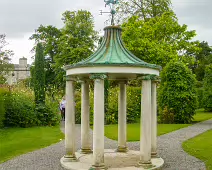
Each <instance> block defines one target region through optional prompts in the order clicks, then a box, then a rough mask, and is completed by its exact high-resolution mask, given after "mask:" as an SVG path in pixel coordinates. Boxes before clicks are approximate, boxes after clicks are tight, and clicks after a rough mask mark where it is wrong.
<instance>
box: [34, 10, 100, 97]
mask: <svg viewBox="0 0 212 170" xmlns="http://www.w3.org/2000/svg"><path fill="white" fill-rule="evenodd" d="M62 15H63V18H62V21H63V23H64V26H63V28H62V29H58V28H56V27H53V26H51V25H49V26H43V25H41V26H39V28H38V29H37V30H36V32H35V33H34V34H33V35H32V36H31V37H30V39H31V40H35V41H36V42H41V43H42V45H43V48H44V55H45V56H46V57H45V60H44V61H45V62H44V63H45V70H46V71H45V75H46V83H45V88H46V91H47V92H48V93H49V94H50V95H51V96H52V97H54V95H55V93H56V91H57V90H56V89H59V88H60V89H64V87H65V82H64V80H63V77H64V75H65V71H64V70H63V68H62V67H63V66H64V65H67V64H73V63H75V62H78V61H80V60H82V59H85V58H87V57H88V56H89V55H90V54H91V53H92V51H93V50H94V48H95V44H94V42H95V41H97V38H98V36H97V32H96V31H95V30H94V21H93V17H92V15H91V13H90V12H88V11H86V10H79V11H66V12H64V13H63V14H62Z"/></svg>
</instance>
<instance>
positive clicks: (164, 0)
mask: <svg viewBox="0 0 212 170" xmlns="http://www.w3.org/2000/svg"><path fill="white" fill-rule="evenodd" d="M117 10H118V18H119V20H121V21H123V20H125V21H126V19H128V18H130V17H132V16H138V17H139V19H141V20H144V21H147V20H149V19H150V18H154V17H157V16H162V14H163V13H164V12H172V9H171V0H120V3H119V6H118V7H117Z"/></svg>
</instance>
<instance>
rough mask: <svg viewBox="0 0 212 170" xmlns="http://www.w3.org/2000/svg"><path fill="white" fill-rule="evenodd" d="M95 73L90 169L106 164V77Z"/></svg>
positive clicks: (103, 167)
mask: <svg viewBox="0 0 212 170" xmlns="http://www.w3.org/2000/svg"><path fill="white" fill-rule="evenodd" d="M105 76H106V75H102V74H94V75H92V76H91V78H93V79H94V122H93V123H94V125H93V165H92V167H91V168H90V169H92V170H100V169H105V165H104V77H105Z"/></svg>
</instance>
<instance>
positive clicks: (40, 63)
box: [32, 43, 45, 105]
mask: <svg viewBox="0 0 212 170" xmlns="http://www.w3.org/2000/svg"><path fill="white" fill-rule="evenodd" d="M32 76H34V78H33V80H34V92H35V103H36V104H37V105H38V104H45V71H44V54H43V47H42V44H41V43H38V44H37V47H36V54H35V68H34V74H33V75H32Z"/></svg>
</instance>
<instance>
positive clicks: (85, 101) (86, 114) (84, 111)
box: [81, 80, 92, 154]
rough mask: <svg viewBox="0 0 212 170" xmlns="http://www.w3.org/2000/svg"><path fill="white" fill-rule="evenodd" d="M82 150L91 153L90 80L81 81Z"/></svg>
mask: <svg viewBox="0 0 212 170" xmlns="http://www.w3.org/2000/svg"><path fill="white" fill-rule="evenodd" d="M81 87H82V93H81V152H82V153H85V154H86V153H91V152H92V151H91V140H90V105H89V82H88V81H86V80H82V81H81Z"/></svg>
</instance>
